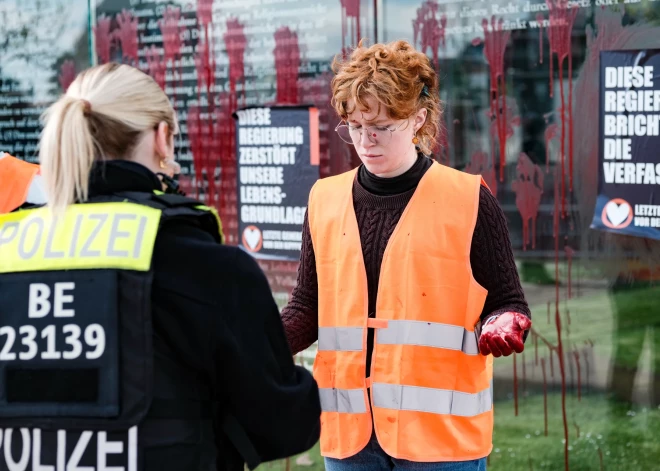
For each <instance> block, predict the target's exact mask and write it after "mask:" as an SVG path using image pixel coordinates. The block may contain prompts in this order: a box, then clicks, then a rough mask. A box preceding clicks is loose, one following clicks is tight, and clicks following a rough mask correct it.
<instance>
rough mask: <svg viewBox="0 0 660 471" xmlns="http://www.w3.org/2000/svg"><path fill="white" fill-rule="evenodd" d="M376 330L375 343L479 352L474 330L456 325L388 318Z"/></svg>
mask: <svg viewBox="0 0 660 471" xmlns="http://www.w3.org/2000/svg"><path fill="white" fill-rule="evenodd" d="M377 332H378V333H377V340H376V343H379V344H382V345H420V346H423V347H436V348H446V349H449V350H459V351H462V352H463V353H465V354H466V355H478V354H479V349H478V348H477V338H476V337H475V335H474V332H473V331H470V330H466V329H464V328H463V327H460V326H457V325H450V324H440V323H437V322H423V321H397V320H389V321H388V322H387V328H385V329H379V330H378V331H377Z"/></svg>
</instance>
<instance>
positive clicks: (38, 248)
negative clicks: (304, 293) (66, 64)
mask: <svg viewBox="0 0 660 471" xmlns="http://www.w3.org/2000/svg"><path fill="white" fill-rule="evenodd" d="M176 128H177V124H176V117H175V113H174V111H173V109H172V107H171V105H170V102H169V101H168V98H167V96H166V95H165V94H164V93H163V91H162V90H161V89H160V88H159V87H158V85H157V84H156V82H154V81H153V80H152V79H151V78H150V77H149V76H147V75H145V74H144V73H142V72H140V71H139V70H137V69H135V68H132V67H129V66H126V65H117V64H106V65H102V66H98V67H94V68H92V69H89V70H87V71H85V72H82V73H81V74H80V75H79V76H78V77H77V79H76V80H75V81H74V82H73V84H72V85H71V86H70V87H69V89H68V91H67V93H66V94H65V95H64V96H62V97H61V98H60V99H59V100H58V101H57V102H56V103H55V104H53V105H52V106H51V107H50V108H49V110H48V111H47V114H46V119H45V128H44V131H43V135H42V138H41V142H40V154H39V157H40V160H41V164H42V171H43V178H44V181H45V185H46V191H47V193H48V194H49V195H50V198H49V202H48V207H44V208H39V209H31V210H27V211H19V212H14V213H10V214H5V215H3V216H0V300H1V302H0V378H3V379H2V381H0V448H2V449H1V450H0V470H6V469H8V470H25V469H30V470H38V471H65V470H66V471H69V470H76V471H83V470H84V471H91V470H94V471H152V470H159V471H169V470H172V471H174V470H176V471H180V470H181V471H183V470H185V471H196V470H200V471H201V470H204V471H207V470H216V469H217V470H224V469H228V470H229V469H232V470H233V469H237V470H238V469H243V465H244V464H247V465H248V466H249V467H250V468H254V467H255V466H257V465H258V464H259V463H260V462H263V461H269V460H273V459H278V458H282V457H286V456H290V455H293V454H296V453H300V452H302V451H305V450H306V449H308V448H310V447H311V446H312V445H313V444H314V443H316V441H317V440H318V436H319V416H320V404H319V397H318V389H317V386H316V383H315V382H314V380H313V379H312V377H311V375H310V374H308V372H307V371H306V370H304V369H302V368H299V367H296V366H294V364H293V360H292V356H291V352H290V350H289V348H288V345H287V342H286V339H285V336H284V331H283V328H282V325H281V321H280V318H279V313H278V309H277V306H276V305H275V302H274V301H273V298H272V296H271V293H270V289H269V287H268V283H267V280H266V278H265V276H264V275H263V273H262V272H261V271H260V269H259V267H258V265H257V264H256V262H255V261H254V260H253V259H252V258H251V257H250V256H249V255H247V254H245V253H244V252H242V251H241V250H239V249H237V248H234V247H228V246H225V245H222V238H223V237H222V231H221V226H220V223H219V220H218V219H217V216H216V215H215V213H214V212H213V211H212V210H210V209H209V208H206V207H204V206H202V205H201V204H200V203H199V202H197V201H195V200H192V199H189V198H186V197H184V196H182V195H177V194H170V193H165V192H163V191H162V190H163V187H162V182H161V180H160V179H159V177H158V176H157V174H158V173H163V172H165V173H166V174H167V172H169V169H171V168H173V167H172V161H173V153H174V144H173V134H174V133H175V132H176ZM170 176H171V175H170Z"/></svg>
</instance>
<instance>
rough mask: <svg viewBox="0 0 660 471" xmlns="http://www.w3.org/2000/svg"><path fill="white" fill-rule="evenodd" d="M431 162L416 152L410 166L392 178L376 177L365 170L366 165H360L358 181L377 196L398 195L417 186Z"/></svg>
mask: <svg viewBox="0 0 660 471" xmlns="http://www.w3.org/2000/svg"><path fill="white" fill-rule="evenodd" d="M432 164H433V161H432V160H431V159H429V158H428V157H425V156H424V155H422V154H418V155H417V160H416V161H415V163H414V164H413V166H412V167H410V168H409V169H408V170H407V171H406V172H405V173H403V174H401V175H399V176H397V177H392V178H382V177H378V176H376V175H374V174H373V173H371V172H370V171H369V170H367V167H365V166H364V165H361V166H360V170H359V171H358V182H360V185H362V186H363V187H364V188H365V189H366V190H367V191H369V193H371V194H374V195H377V196H391V195H398V194H401V193H405V192H407V191H410V190H412V189H413V188H417V184H418V183H419V181H420V180H421V179H422V177H423V176H424V174H425V173H426V171H427V170H428V169H429V168H430V167H431V165H432Z"/></svg>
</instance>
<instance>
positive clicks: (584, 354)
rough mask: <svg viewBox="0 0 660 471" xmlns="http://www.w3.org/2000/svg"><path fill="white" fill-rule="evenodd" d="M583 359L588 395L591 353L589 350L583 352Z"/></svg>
mask: <svg viewBox="0 0 660 471" xmlns="http://www.w3.org/2000/svg"><path fill="white" fill-rule="evenodd" d="M582 358H584V366H585V380H584V384H585V385H586V386H587V394H589V353H588V350H587V349H584V350H583V351H582Z"/></svg>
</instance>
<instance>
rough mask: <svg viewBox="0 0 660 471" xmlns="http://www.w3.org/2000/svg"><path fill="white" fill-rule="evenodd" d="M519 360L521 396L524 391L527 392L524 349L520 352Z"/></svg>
mask: <svg viewBox="0 0 660 471" xmlns="http://www.w3.org/2000/svg"><path fill="white" fill-rule="evenodd" d="M520 360H521V363H522V383H523V387H522V388H523V397H524V396H525V393H526V392H527V367H526V365H525V351H524V350H523V352H522V353H521V354H520Z"/></svg>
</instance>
